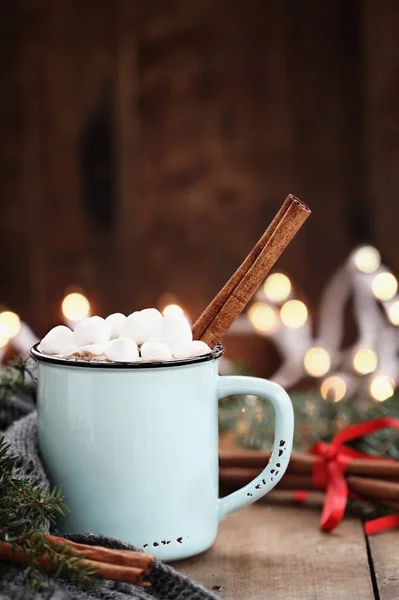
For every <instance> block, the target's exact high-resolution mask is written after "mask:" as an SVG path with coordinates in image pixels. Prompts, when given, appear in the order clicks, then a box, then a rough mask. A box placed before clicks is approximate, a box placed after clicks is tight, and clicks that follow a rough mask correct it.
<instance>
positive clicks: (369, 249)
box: [354, 246, 381, 273]
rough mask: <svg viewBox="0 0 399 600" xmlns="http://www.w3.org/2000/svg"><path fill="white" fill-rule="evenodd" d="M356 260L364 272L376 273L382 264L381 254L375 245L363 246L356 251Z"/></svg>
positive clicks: (360, 269) (358, 266)
mask: <svg viewBox="0 0 399 600" xmlns="http://www.w3.org/2000/svg"><path fill="white" fill-rule="evenodd" d="M354 261H355V265H356V267H357V268H358V269H359V271H361V272H362V273H374V272H375V271H376V270H377V269H378V267H379V266H380V264H381V255H380V253H379V252H378V250H377V248H374V247H373V246H362V247H361V248H359V249H358V250H357V251H356V253H355V255H354Z"/></svg>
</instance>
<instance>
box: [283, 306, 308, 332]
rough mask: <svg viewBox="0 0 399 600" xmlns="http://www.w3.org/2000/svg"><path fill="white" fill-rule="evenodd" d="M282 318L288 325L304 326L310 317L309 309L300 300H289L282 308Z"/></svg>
mask: <svg viewBox="0 0 399 600" xmlns="http://www.w3.org/2000/svg"><path fill="white" fill-rule="evenodd" d="M280 316H281V320H282V322H283V323H284V325H286V326H287V327H291V328H293V329H296V328H297V327H302V325H304V324H305V323H306V319H307V318H308V309H307V308H306V306H305V304H304V303H303V302H301V301H300V300H287V302H285V303H284V304H283V306H282V307H281V310H280Z"/></svg>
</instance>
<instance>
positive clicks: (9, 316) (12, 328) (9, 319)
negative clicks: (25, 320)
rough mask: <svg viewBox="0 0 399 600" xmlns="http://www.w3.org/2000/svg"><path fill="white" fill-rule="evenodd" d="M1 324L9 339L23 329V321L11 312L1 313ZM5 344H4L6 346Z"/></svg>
mask: <svg viewBox="0 0 399 600" xmlns="http://www.w3.org/2000/svg"><path fill="white" fill-rule="evenodd" d="M0 323H1V325H2V328H1V329H2V330H4V335H6V336H7V338H8V339H10V338H12V337H14V336H15V335H17V333H18V332H19V330H20V329H21V321H20V320H19V316H18V315H16V314H15V313H14V312H11V311H10V310H4V311H3V312H2V313H0ZM4 345H5V344H3V346H4Z"/></svg>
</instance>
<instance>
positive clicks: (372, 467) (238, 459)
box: [219, 450, 399, 479]
mask: <svg viewBox="0 0 399 600" xmlns="http://www.w3.org/2000/svg"><path fill="white" fill-rule="evenodd" d="M271 454H272V453H271V451H260V450H255V451H254V450H220V453H219V465H220V468H224V467H244V468H253V469H257V470H258V472H259V471H260V470H262V469H263V468H264V466H265V464H267V463H268V462H269V460H270V457H271ZM316 460H317V456H314V455H313V454H304V453H301V452H293V453H292V455H291V458H290V462H289V465H288V469H287V473H304V474H311V473H312V472H313V467H314V464H315V462H316ZM346 472H347V473H348V475H349V474H350V475H370V476H371V477H387V478H398V479H399V461H393V460H384V459H379V460H375V459H373V458H369V459H367V458H352V459H351V462H350V463H349V465H348V466H347V469H346Z"/></svg>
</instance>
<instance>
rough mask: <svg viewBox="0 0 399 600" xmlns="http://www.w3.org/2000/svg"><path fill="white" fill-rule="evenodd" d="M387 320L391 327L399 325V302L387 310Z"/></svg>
mask: <svg viewBox="0 0 399 600" xmlns="http://www.w3.org/2000/svg"><path fill="white" fill-rule="evenodd" d="M388 319H389V320H390V321H391V323H392V325H396V326H398V325H399V300H396V301H395V302H394V303H393V304H391V306H390V307H389V308H388Z"/></svg>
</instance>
